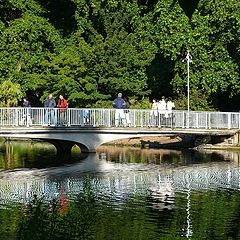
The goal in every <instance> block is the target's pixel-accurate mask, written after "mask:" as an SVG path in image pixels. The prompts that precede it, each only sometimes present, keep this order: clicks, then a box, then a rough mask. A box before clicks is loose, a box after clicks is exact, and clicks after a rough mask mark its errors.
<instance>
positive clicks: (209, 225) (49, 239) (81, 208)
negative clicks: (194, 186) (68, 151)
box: [0, 178, 240, 240]
mask: <svg viewBox="0 0 240 240" xmlns="http://www.w3.org/2000/svg"><path fill="white" fill-rule="evenodd" d="M90 182H91V181H90V180H89V178H86V179H85V181H84V187H83V191H82V192H81V193H79V195H78V196H77V197H76V199H75V200H74V201H70V200H69V199H68V198H67V197H66V196H64V192H61V190H60V196H59V198H58V199H55V200H52V201H50V202H47V203H46V202H43V201H42V200H41V198H39V197H36V198H35V199H34V200H33V201H31V202H30V203H29V204H28V205H25V206H23V207H22V208H18V207H14V208H12V207H11V210H10V211H9V210H7V209H2V210H0V216H1V219H2V220H1V225H0V233H1V239H15V238H16V239H19V240H28V239H29V240H30V239H31V240H33V239H34V240H35V239H36V240H37V239H44V240H55V239H62V240H72V239H98V240H105V239H109V240H110V239H112V240H120V239H128V240H137V239H143V240H149V239H167V240H168V239H169V240H170V239H171V240H172V239H187V238H188V237H187V231H188V228H191V229H190V230H191V231H190V232H191V236H189V238H190V239H238V238H239V236H240V235H239V234H240V232H239V222H240V218H239V210H240V201H239V197H240V194H239V192H234V191H220V190H216V191H213V190H211V191H210V190H208V191H206V192H192V193H191V195H190V198H189V199H187V197H186V194H182V193H177V196H176V199H175V203H174V205H175V206H174V208H172V209H169V208H163V209H161V210H159V209H158V208H155V206H154V202H153V201H152V200H150V199H148V200H147V201H146V198H145V197H144V196H138V195H136V196H132V197H131V198H130V199H128V200H126V202H125V203H124V205H123V206H121V208H119V207H117V206H113V205H111V204H108V205H106V204H103V203H100V202H98V200H97V198H96V196H95V194H94V192H93V191H92V186H91V183H90ZM188 201H190V202H191V206H190V210H189V212H188V213H187V211H186V206H187V203H188ZM139 203H141V204H139ZM9 213H10V214H9ZM188 214H189V215H190V224H189V225H188V224H187V221H186V219H187V217H188V216H187V215H188Z"/></svg>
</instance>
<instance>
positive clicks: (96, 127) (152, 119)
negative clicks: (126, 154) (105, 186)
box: [0, 108, 240, 156]
mask: <svg viewBox="0 0 240 240" xmlns="http://www.w3.org/2000/svg"><path fill="white" fill-rule="evenodd" d="M49 111H50V112H51V115H50V112H49ZM46 114H47V115H48V119H47V121H48V122H46ZM128 114H129V116H126V119H127V118H128V119H129V121H128V122H126V121H125V120H126V119H124V117H123V118H122V119H117V116H116V111H115V110H114V109H75V108H74V109H67V111H66V112H65V113H64V115H61V113H60V112H59V109H50V110H49V109H45V108H31V109H29V108H0V137H2V138H22V139H39V140H44V141H47V142H50V143H52V144H53V145H54V146H55V147H56V148H57V153H58V155H60V156H63V155H66V156H69V155H70V154H71V148H72V147H73V145H75V144H77V145H78V146H79V147H80V149H81V151H82V152H95V151H96V149H97V148H98V147H99V146H100V145H102V144H104V143H108V142H111V141H113V140H118V139H128V138H136V137H143V136H180V137H181V139H182V146H185V147H195V146H197V145H200V144H202V143H203V142H204V143H206V141H205V140H206V138H208V139H207V142H210V143H220V142H224V141H226V140H227V141H228V143H231V144H235V145H238V144H239V143H240V134H239V129H240V114H239V113H220V112H193V111H191V112H186V111H173V112H171V113H169V112H167V113H162V112H161V113H159V114H158V116H154V115H152V111H151V110H143V109H138V110H136V109H131V110H130V111H129V113H128ZM51 121H52V122H51ZM126 124H127V125H126ZM63 125H64V126H63Z"/></svg>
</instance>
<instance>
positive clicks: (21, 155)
mask: <svg viewBox="0 0 240 240" xmlns="http://www.w3.org/2000/svg"><path fill="white" fill-rule="evenodd" d="M72 155H73V157H72V158H71V159H64V161H62V160H63V159H56V149H55V147H54V146H53V145H52V144H49V143H46V142H37V141H0V170H1V169H2V170H9V169H16V168H46V167H52V166H58V165H61V164H64V163H66V162H67V163H72V162H76V161H78V160H79V155H80V151H79V149H78V148H77V147H73V149H72Z"/></svg>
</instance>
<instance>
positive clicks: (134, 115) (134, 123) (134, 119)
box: [133, 109, 136, 127]
mask: <svg viewBox="0 0 240 240" xmlns="http://www.w3.org/2000/svg"><path fill="white" fill-rule="evenodd" d="M133 126H134V127H136V110H135V109H134V110H133Z"/></svg>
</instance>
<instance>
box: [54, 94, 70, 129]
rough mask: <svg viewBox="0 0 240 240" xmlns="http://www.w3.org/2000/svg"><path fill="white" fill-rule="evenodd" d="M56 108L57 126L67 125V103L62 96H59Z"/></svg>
mask: <svg viewBox="0 0 240 240" xmlns="http://www.w3.org/2000/svg"><path fill="white" fill-rule="evenodd" d="M57 107H58V109H59V123H58V124H59V125H60V126H64V125H67V107H68V102H67V100H66V99H65V98H64V97H63V95H60V96H59V99H58V104H57Z"/></svg>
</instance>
